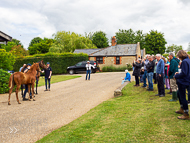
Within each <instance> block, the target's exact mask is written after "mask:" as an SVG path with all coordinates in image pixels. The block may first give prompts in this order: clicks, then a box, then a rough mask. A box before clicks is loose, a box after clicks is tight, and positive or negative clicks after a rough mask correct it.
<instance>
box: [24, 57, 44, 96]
mask: <svg viewBox="0 0 190 143" xmlns="http://www.w3.org/2000/svg"><path fill="white" fill-rule="evenodd" d="M37 63H39V66H40V68H42V69H47V67H46V65H45V63H44V61H43V60H41V61H39V62H37ZM26 67H27V65H25V66H23V68H22V70H21V72H23V73H24V69H25V68H26ZM36 78H37V79H38V82H39V79H40V72H37V75H36ZM22 86H23V85H21V90H22V93H21V95H22V96H23V87H22ZM37 88H38V84H37V83H36V94H37Z"/></svg>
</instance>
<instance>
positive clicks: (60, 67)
mask: <svg viewBox="0 0 190 143" xmlns="http://www.w3.org/2000/svg"><path fill="white" fill-rule="evenodd" d="M41 60H43V61H44V63H45V64H46V63H47V62H50V67H51V68H52V71H53V74H63V73H67V67H68V66H72V65H75V64H76V63H78V62H81V61H87V60H88V55H87V54H83V53H80V54H75V53H46V54H36V55H33V56H26V57H23V58H17V59H16V62H15V64H14V67H13V70H14V71H15V72H17V71H19V69H20V67H22V66H23V64H27V63H31V64H33V62H38V61H41Z"/></svg>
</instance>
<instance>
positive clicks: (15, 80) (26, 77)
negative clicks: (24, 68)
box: [8, 63, 41, 105]
mask: <svg viewBox="0 0 190 143" xmlns="http://www.w3.org/2000/svg"><path fill="white" fill-rule="evenodd" d="M39 71H41V70H40V67H39V63H34V64H33V65H32V66H31V68H30V70H29V71H28V72H27V73H22V72H15V73H13V74H12V75H11V76H10V78H9V88H10V89H9V98H8V105H11V103H10V97H11V93H12V90H13V88H14V86H15V85H16V86H17V87H16V98H17V102H18V104H21V103H20V101H19V99H18V92H19V89H20V85H21V84H28V93H30V86H31V85H32V99H33V101H35V99H34V84H35V80H36V74H37V72H39ZM29 101H30V94H29Z"/></svg>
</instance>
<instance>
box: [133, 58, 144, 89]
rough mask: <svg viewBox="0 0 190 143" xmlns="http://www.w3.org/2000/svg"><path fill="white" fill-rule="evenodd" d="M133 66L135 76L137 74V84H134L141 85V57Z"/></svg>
mask: <svg viewBox="0 0 190 143" xmlns="http://www.w3.org/2000/svg"><path fill="white" fill-rule="evenodd" d="M133 67H134V71H133V76H135V81H136V84H135V85H134V86H139V76H140V70H141V67H142V64H141V59H138V60H137V62H136V63H133Z"/></svg>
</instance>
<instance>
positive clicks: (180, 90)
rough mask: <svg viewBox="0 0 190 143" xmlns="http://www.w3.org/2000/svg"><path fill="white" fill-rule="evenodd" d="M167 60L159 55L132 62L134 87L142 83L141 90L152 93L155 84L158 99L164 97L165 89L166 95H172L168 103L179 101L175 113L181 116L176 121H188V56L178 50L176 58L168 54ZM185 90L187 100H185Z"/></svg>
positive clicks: (189, 57)
mask: <svg viewBox="0 0 190 143" xmlns="http://www.w3.org/2000/svg"><path fill="white" fill-rule="evenodd" d="M167 58H168V59H167ZM167 58H166V57H163V56H162V55H161V54H156V55H155V56H154V55H146V58H145V59H141V58H139V59H137V60H136V61H134V62H133V68H134V69H133V76H135V81H136V84H135V85H134V86H140V84H139V83H140V81H141V82H143V86H142V88H147V90H148V91H154V88H153V85H154V84H157V87H158V94H156V96H159V97H165V89H168V90H170V91H169V92H168V94H172V99H171V100H169V101H170V102H171V101H177V100H179V103H180V110H178V111H176V113H178V114H182V116H178V119H183V120H187V119H190V118H189V114H188V112H189V109H188V104H189V105H190V56H189V55H188V54H187V53H186V52H185V51H184V50H180V51H178V53H177V55H176V56H175V54H174V53H173V52H170V53H169V57H167ZM139 78H140V79H139ZM139 80H140V81H139ZM147 80H148V84H147ZM153 80H154V84H153ZM165 86H166V87H165ZM186 90H187V92H188V100H186V95H187V94H186Z"/></svg>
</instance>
